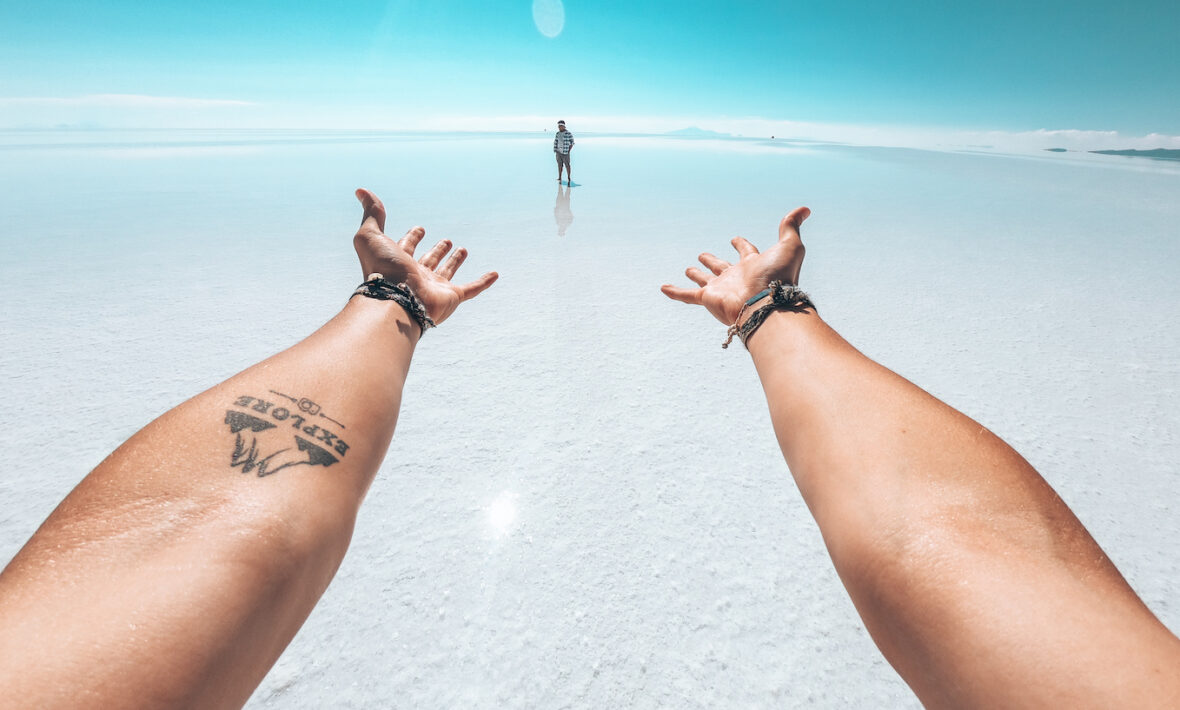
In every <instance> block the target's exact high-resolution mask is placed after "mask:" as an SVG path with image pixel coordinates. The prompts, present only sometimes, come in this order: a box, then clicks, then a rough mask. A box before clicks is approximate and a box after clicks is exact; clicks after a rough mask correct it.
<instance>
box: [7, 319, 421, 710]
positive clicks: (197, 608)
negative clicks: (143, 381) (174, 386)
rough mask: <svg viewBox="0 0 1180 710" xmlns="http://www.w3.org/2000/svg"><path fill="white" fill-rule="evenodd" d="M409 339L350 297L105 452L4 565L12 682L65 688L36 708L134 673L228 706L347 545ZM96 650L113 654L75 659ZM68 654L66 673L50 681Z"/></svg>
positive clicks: (141, 689)
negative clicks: (279, 348) (296, 339)
mask: <svg viewBox="0 0 1180 710" xmlns="http://www.w3.org/2000/svg"><path fill="white" fill-rule="evenodd" d="M417 337H418V333H417V326H415V325H412V324H411V323H410V321H409V319H408V317H407V316H406V314H405V312H404V311H403V310H402V309H401V308H400V307H399V306H397V305H396V304H393V303H390V302H380V301H374V300H371V299H361V298H358V299H353V301H352V302H351V303H350V304H349V305H348V307H347V308H346V309H345V310H344V311H343V312H342V313H341V314H340V315H338V316H337V317H336V318H334V319H333V320H332V321H330V322H329V323H328V324H326V325H325V326H324V327H323V328H321V329H320V330H319V331H317V332H316V333H314V334H313V335H311V336H310V337H308V338H307V339H305V340H304V341H302V342H301V343H299V344H297V345H295V346H294V347H292V348H290V349H288V350H286V351H284V352H282V353H279V354H278V355H276V356H274V357H272V358H269V359H268V360H265V361H263V362H262V363H259V364H258V365H256V366H254V367H252V368H250V369H248V370H246V371H244V372H242V373H240V374H238V375H236V376H234V377H232V378H231V379H229V380H227V381H226V382H224V383H222V384H221V385H218V386H216V387H214V388H212V389H210V390H208V391H206V392H204V393H202V394H200V395H198V396H196V397H194V398H193V399H191V400H189V401H187V402H185V403H183V404H181V405H180V406H178V407H176V408H175V409H173V410H171V411H170V412H168V413H166V414H165V415H163V416H161V417H160V418H159V419H157V420H156V421H154V422H152V423H151V424H149V425H148V426H147V427H145V428H144V429H143V430H142V431H141V432H139V433H138V434H136V435H135V436H134V437H132V438H131V439H130V440H129V441H128V442H127V443H126V444H124V445H123V446H122V447H120V448H119V449H118V450H117V451H116V452H115V453H113V454H112V455H111V456H110V457H108V459H107V460H106V461H104V462H103V463H102V464H101V465H100V466H99V467H98V468H96V469H95V470H94V471H93V472H92V473H91V474H90V475H89V476H87V478H86V479H85V480H84V481H83V482H82V483H81V484H79V486H78V487H77V488H76V489H75V490H74V492H72V493H71V494H70V495H69V496H68V497H67V498H66V499H65V500H64V501H63V502H62V504H61V505H60V506H59V508H58V509H57V510H56V511H55V512H54V514H53V515H52V516H50V518H49V519H48V520H47V521H46V522H45V524H44V525H43V526H42V528H41V529H40V530H39V531H38V532H37V534H36V535H35V536H34V537H33V538H32V539H31V540H30V542H29V543H28V545H26V547H25V549H24V550H22V551H21V553H20V554H19V555H18V556H17V557H16V558H15V559H14V560H13V562H12V564H11V565H10V566H9V568H8V569H7V570H6V571H5V573H4V575H3V576H0V620H2V622H3V625H4V628H5V629H6V630H5V632H4V636H3V639H2V640H0V648H3V649H4V652H3V653H2V654H0V656H3V657H5V658H9V659H13V660H14V662H15V659H17V658H21V664H20V666H16V665H14V666H12V667H10V668H8V669H5V668H4V667H3V664H0V676H3V677H4V679H5V681H6V685H8V683H7V681H9V680H10V679H11V681H12V683H19V684H20V685H22V686H27V688H28V689H29V692H33V691H35V690H41V691H45V690H47V689H48V690H53V691H55V692H57V693H58V694H59V695H58V696H56V697H47V698H46V700H47V703H46V704H45V705H43V706H50V705H52V702H51V701H54V700H56V701H59V702H62V703H64V704H67V705H68V704H74V703H76V702H77V701H78V700H79V699H80V698H82V697H83V696H82V695H78V694H77V693H84V694H86V696H85V697H88V698H90V700H91V701H95V700H99V699H105V700H107V701H112V702H113V701H114V700H115V699H116V698H120V697H122V698H126V697H127V695H126V694H127V692H128V690H129V687H130V688H137V690H138V693H139V694H140V696H141V697H144V698H155V699H157V700H159V701H160V703H161V704H171V703H180V704H183V703H187V702H192V703H196V704H199V705H201V706H203V707H212V706H216V705H218V704H221V703H226V704H228V705H230V706H232V705H234V704H239V705H240V704H241V702H243V701H244V700H245V698H246V697H248V695H249V693H250V692H251V691H252V689H253V687H254V685H255V684H256V683H257V682H258V680H259V679H260V678H261V677H262V675H263V674H264V673H265V672H266V670H267V669H268V668H269V667H270V665H271V664H272V663H273V661H274V660H275V658H277V656H278V654H279V653H280V652H281V651H282V649H283V648H284V647H285V646H286V644H287V642H288V641H289V640H290V638H291V637H292V636H293V635H294V633H295V631H296V630H297V629H298V628H299V626H300V625H301V624H302V622H303V620H304V619H305V618H306V616H307V614H308V613H310V611H311V609H312V607H313V606H314V604H315V602H316V600H318V598H319V596H320V595H321V594H322V592H323V590H324V589H325V588H326V587H327V584H328V582H329V581H330V579H331V577H332V575H333V573H334V572H335V570H336V568H337V566H338V565H339V563H340V561H341V559H342V558H343V555H344V552H345V549H346V548H347V545H348V541H349V538H350V536H351V531H352V525H353V521H354V520H355V516H356V512H357V509H358V507H359V504H360V501H361V499H362V497H363V495H364V492H365V491H366V489H367V488H368V486H369V484H370V482H371V481H372V478H373V476H374V474H375V472H376V470H377V468H378V466H379V464H380V462H381V460H382V458H383V457H384V454H385V451H386V448H387V446H388V444H389V440H390V437H391V436H392V433H393V428H394V425H395V423H396V419H397V411H398V407H399V405H400V398H401V391H402V385H403V383H404V381H405V377H406V373H407V370H408V367H409V362H410V357H411V355H412V353H413V348H414V343H415V341H416V340H417ZM80 598H81V599H85V600H86V603H83V604H80V603H79V599H80ZM15 643H19V644H21V646H22V648H21V652H20V655H19V656H18V655H15V654H10V653H9V651H12V650H14V648H15V647H14V646H12V644H15ZM95 648H102V649H103V650H104V651H105V652H104V653H103V654H102V657H104V658H107V659H110V660H109V661H107V662H105V663H102V664H91V665H86V666H83V664H81V663H80V662H79V663H78V664H77V665H75V659H83V658H93V657H94V649H95ZM30 654H35V655H38V656H41V657H42V662H41V663H35V664H30V663H28V660H29V658H28V657H29V655H30ZM63 666H64V667H70V668H72V669H73V673H74V675H73V676H71V677H72V678H73V680H74V681H75V682H72V683H62V682H60V680H51V679H53V678H57V679H60V678H61V677H62V673H63V670H62V669H63ZM30 667H31V668H38V669H42V670H44V671H45V672H46V674H47V677H46V678H44V679H41V678H38V673H37V672H32V673H30V672H29V668H30ZM18 669H19V670H20V671H21V673H20V674H19V677H18V676H17V675H16V674H15V673H14V675H13V676H9V675H8V673H6V672H4V671H5V670H12V671H17V670H18ZM177 669H184V672H183V673H178V672H177ZM42 680H43V681H46V682H44V683H41V682H39V681H42ZM8 687H13V686H12V685H8ZM194 689H199V693H200V694H199V695H193V694H192V693H194V692H197V691H194ZM107 691H109V692H110V693H114V694H115V695H106V694H104V693H106V692H107ZM71 692H73V693H75V694H74V695H70V693H71ZM133 694H134V693H133ZM113 704H119V703H117V702H113ZM148 704H150V703H148Z"/></svg>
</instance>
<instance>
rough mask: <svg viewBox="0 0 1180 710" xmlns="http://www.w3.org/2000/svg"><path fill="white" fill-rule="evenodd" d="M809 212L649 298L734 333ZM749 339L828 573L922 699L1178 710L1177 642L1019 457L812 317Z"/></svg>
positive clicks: (794, 249) (704, 257)
mask: <svg viewBox="0 0 1180 710" xmlns="http://www.w3.org/2000/svg"><path fill="white" fill-rule="evenodd" d="M809 214H810V210H808V209H807V208H805V207H801V208H799V209H797V210H795V211H794V212H791V213H790V214H789V215H787V216H786V217H785V218H784V219H783V220H782V222H781V224H780V225H779V233H778V240H777V241H776V242H775V243H774V244H773V245H772V246H771V247H770V248H768V249H767V250H766V251H765V252H761V253H760V252H759V251H758V249H757V248H756V247H755V246H754V245H753V244H751V243H750V242H749V241H747V240H745V239H742V238H741V237H738V238H736V239H734V240H733V242H732V244H733V246H734V248H735V249H736V250H737V254H738V260H737V261H736V262H735V263H732V264H731V263H729V262H726V261H723V260H722V259H720V258H718V257H716V256H714V255H712V254H708V253H706V254H701V255H700V262H701V264H702V265H703V266H704V267H705V269H706V270H702V269H699V268H695V267H693V268H689V269H688V270H687V271H686V272H685V273H686V275H687V276H688V278H689V279H691V280H692V281H693V282H694V283H696V284H697V287H696V288H680V287H676V286H672V285H665V286H664V287H663V289H662V290H663V292H664V293H665V294H666V295H667V296H669V297H670V298H673V299H676V300H678V301H683V302H685V303H690V304H696V305H703V306H704V307H705V308H706V309H707V310H708V311H709V313H711V314H712V315H713V316H715V317H716V318H717V320H719V321H721V322H722V323H724V324H726V325H729V324H731V323H733V322H734V321H735V320H736V319H737V317H738V313H739V311H740V309H741V307H742V304H743V303H745V302H746V300H747V299H748V298H750V297H751V296H753V295H754V294H757V293H759V292H760V291H762V290H763V289H765V288H766V287H767V284H768V283H769V282H770V281H773V280H782V281H784V282H785V283H789V284H798V283H799V271H800V267H801V266H802V265H803V255H804V248H803V243H802V241H801V240H800V237H799V227H800V225H801V224H802V222H803V220H805V219H806V218H807V217H808V215H809ZM748 346H749V352H750V356H751V357H752V358H753V359H754V365H755V367H756V368H757V371H758V376H759V377H760V378H761V380H762V385H763V389H764V390H765V393H766V399H767V403H768V404H769V406H770V415H771V420H772V422H773V424H774V430H775V433H776V434H777V436H778V441H779V445H780V446H781V447H782V450H783V455H784V456H785V458H786V462H787V465H788V467H789V468H790V471H791V474H792V475H793V476H794V478H795V482H796V484H797V485H798V488H799V491H800V493H801V494H802V495H803V499H804V501H806V503H807V506H808V508H809V509H810V510H811V513H812V515H813V516H814V517H815V520H816V522H817V523H818V524H819V529H820V532H821V533H822V534H823V538H824V542H825V544H826V545H827V548H828V552H829V554H830V555H831V558H832V562H833V563H834V564H835V567H836V571H837V572H838V573H839V575H840V578H841V580H842V581H843V582H844V586H845V588H846V589H847V590H848V593H849V595H850V596H851V597H852V601H853V603H854V604H855V605H856V608H857V611H859V613H860V615H861V618H862V619H863V620H864V622H865V626H866V627H867V628H868V630H869V633H870V634H871V635H872V637H873V640H874V641H876V643H877V646H878V647H879V648H880V649H881V651H882V653H884V655H885V657H886V658H887V659H888V660H889V662H890V663H891V664H893V667H894V668H895V669H896V670H897V672H898V673H900V674H901V676H902V678H904V679H905V680H906V682H907V683H909V685H910V687H911V688H913V690H914V692H915V693H917V695H918V697H919V699H921V701H922V702H923V703H924V704H925V705H926V706H927V707H933V708H1113V707H1128V708H1177V707H1180V640H1177V638H1176V637H1175V636H1174V635H1173V634H1172V633H1171V632H1169V631H1168V629H1167V628H1166V627H1165V626H1164V625H1163V624H1161V623H1160V622H1159V620H1158V619H1156V617H1155V616H1154V615H1153V614H1152V613H1151V611H1149V610H1148V608H1147V607H1146V606H1145V605H1144V604H1143V602H1142V601H1141V600H1140V599H1139V597H1138V596H1136V594H1135V592H1134V591H1132V589H1131V587H1130V586H1129V585H1128V584H1127V582H1126V581H1125V580H1124V579H1123V577H1122V575H1121V574H1119V571H1118V570H1117V569H1116V568H1115V566H1114V564H1112V563H1111V561H1110V559H1108V558H1107V556H1106V555H1105V554H1104V553H1103V551H1102V549H1101V548H1100V547H1099V546H1098V544H1097V543H1095V542H1094V540H1093V538H1091V537H1090V534H1089V533H1088V532H1087V531H1086V529H1085V528H1084V527H1083V526H1082V524H1081V522H1079V521H1078V519H1077V518H1076V517H1075V516H1074V514H1073V513H1072V512H1071V511H1070V510H1069V508H1068V507H1067V506H1066V505H1065V503H1064V502H1063V501H1062V500H1061V498H1059V497H1058V496H1057V494H1056V493H1054V491H1053V489H1052V488H1050V487H1049V485H1048V484H1047V483H1046V482H1045V480H1044V479H1043V478H1041V476H1040V475H1039V474H1038V473H1037V472H1036V471H1035V470H1033V468H1032V466H1030V465H1029V464H1028V462H1027V461H1025V460H1024V459H1023V458H1022V457H1021V456H1020V454H1018V453H1016V452H1015V451H1014V450H1013V449H1012V448H1011V447H1009V446H1008V445H1007V444H1005V443H1004V442H1003V441H1001V440H1000V439H999V437H997V436H996V435H994V434H993V433H991V432H990V431H988V430H987V429H986V428H984V427H983V426H981V425H980V424H978V423H977V422H974V421H972V420H971V419H970V418H968V417H966V416H965V415H963V414H961V413H959V412H957V411H955V410H954V409H952V408H951V407H949V406H947V405H946V404H944V403H942V402H940V401H939V400H937V399H935V398H934V397H932V396H931V395H929V394H927V393H926V392H924V391H923V390H921V389H919V388H918V387H917V386H915V385H913V384H911V383H910V382H908V381H907V380H905V379H903V378H902V377H900V376H898V375H896V374H895V373H893V372H891V371H889V370H888V369H886V368H884V367H882V366H881V365H879V364H877V363H875V362H873V361H872V360H870V359H869V358H867V357H865V356H864V355H862V354H861V353H860V352H858V351H857V350H856V349H855V348H853V347H852V346H851V345H849V344H848V342H846V341H845V340H844V339H843V338H841V337H840V336H839V335H838V334H837V333H836V332H835V331H834V330H832V329H831V328H830V327H828V325H827V324H826V323H824V321H823V320H822V319H821V318H820V317H819V315H818V314H817V313H816V312H815V311H814V310H813V309H806V310H805V311H804V312H792V311H776V312H774V313H773V314H771V315H770V316H769V317H768V318H767V320H766V322H765V323H764V324H763V325H762V326H761V327H760V328H758V330H756V331H754V333H753V334H752V335H751V336H750V338H749V340H748Z"/></svg>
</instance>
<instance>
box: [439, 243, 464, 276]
mask: <svg viewBox="0 0 1180 710" xmlns="http://www.w3.org/2000/svg"><path fill="white" fill-rule="evenodd" d="M466 260H467V250H466V249H464V248H463V247H459V248H458V249H456V250H455V253H454V254H451V258H450V259H447V261H446V263H445V264H443V265H442V268H440V269H439V270H438V275H439V276H441V277H443V278H444V279H447V280H448V281H449V280H450V278H451V277H452V276H454V275H455V271H456V270H457V269H458V268H459V267H460V266H462V265H463V262H464V261H466Z"/></svg>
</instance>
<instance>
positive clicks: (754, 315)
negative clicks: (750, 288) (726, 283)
mask: <svg viewBox="0 0 1180 710" xmlns="http://www.w3.org/2000/svg"><path fill="white" fill-rule="evenodd" d="M778 311H791V312H796V313H807V312H809V311H810V312H816V308H815V304H813V303H812V302H811V297H810V296H808V295H807V294H806V293H805V292H804V291H803V290H802V289H800V288H799V287H798V286H796V285H795V284H792V283H783V282H782V281H771V282H770V284H769V285H767V287H766V288H765V289H763V290H762V291H759V292H758V293H756V294H754V295H752V296H750V297H749V298H748V299H746V301H745V303H743V304H742V306H741V308H740V309H739V310H738V313H737V316H736V317H735V318H734V320H733V325H731V326H729V330H728V331H727V336H728V337H727V338H726V340H725V342H724V343H722V344H721V347H722V348H728V347H729V344H730V342H732V341H733V338H734V336H737V337H738V338H739V339H740V340H741V341H742V344H743V345H745V346H746V349H747V350H749V345H748V344H747V341H748V340H749V339H750V337H751V336H752V335H753V334H754V332H755V331H756V330H758V329H759V328H760V327H761V326H762V324H763V323H764V322H765V321H766V320H767V319H768V318H769V317H770V315H772V314H773V313H776V312H778Z"/></svg>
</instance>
